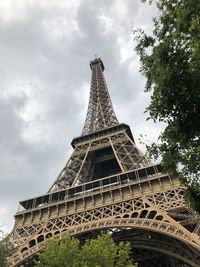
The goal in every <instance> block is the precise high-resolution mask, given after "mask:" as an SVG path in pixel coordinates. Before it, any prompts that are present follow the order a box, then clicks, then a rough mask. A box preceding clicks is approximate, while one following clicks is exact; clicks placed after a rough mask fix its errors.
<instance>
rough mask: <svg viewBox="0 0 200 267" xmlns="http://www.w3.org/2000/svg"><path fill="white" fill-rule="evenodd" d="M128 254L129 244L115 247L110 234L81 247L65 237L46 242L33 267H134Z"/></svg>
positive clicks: (72, 238) (70, 238)
mask: <svg viewBox="0 0 200 267" xmlns="http://www.w3.org/2000/svg"><path fill="white" fill-rule="evenodd" d="M130 254H131V247H130V244H129V243H123V242H120V243H119V244H118V245H117V244H115V243H114V241H113V240H112V237H111V235H110V234H103V235H100V236H98V237H97V238H96V239H92V240H87V241H86V242H85V244H84V245H83V246H82V247H81V246H80V242H79V240H78V239H76V238H74V237H71V236H70V235H66V236H65V237H64V238H63V239H62V240H58V239H50V240H48V241H47V242H46V245H45V248H44V250H43V251H42V252H41V253H40V254H39V255H38V257H39V259H38V262H37V263H36V265H35V267H46V266H48V267H60V266H62V267H65V266H67V267H135V265H133V263H132V260H131V258H130Z"/></svg>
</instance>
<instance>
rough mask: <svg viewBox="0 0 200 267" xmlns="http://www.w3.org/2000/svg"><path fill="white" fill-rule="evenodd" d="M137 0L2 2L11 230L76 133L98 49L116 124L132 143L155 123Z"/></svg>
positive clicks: (1, 124)
mask: <svg viewBox="0 0 200 267" xmlns="http://www.w3.org/2000/svg"><path fill="white" fill-rule="evenodd" d="M155 15H156V9H155V7H154V6H148V4H144V3H143V2H142V1H140V0H134V1H133V0H80V1H78V0H70V1H69V0H68V1H66V0H56V1H55V0H0V59H1V60H0V77H1V78H0V152H1V153H0V225H3V227H4V229H5V230H6V231H9V230H10V229H12V227H13V224H14V220H13V215H14V213H15V212H16V211H17V208H18V202H19V201H20V200H23V199H26V198H29V197H31V196H36V195H40V194H43V193H45V192H46V191H47V190H48V188H49V187H50V186H51V184H52V183H53V181H54V179H55V177H56V176H57V175H58V173H59V172H60V170H61V168H62V167H63V165H64V164H65V162H66V161H67V159H68V157H69V155H70V153H71V152H72V148H71V146H70V142H71V140H72V138H73V137H75V136H78V135H79V134H80V132H81V130H82V127H83V122H84V119H85V115H86V110H87V104H88V97H89V89H90V78H91V76H90V75H91V72H90V68H89V61H90V60H92V59H94V55H95V54H97V55H98V56H99V57H101V58H102V60H103V62H104V65H105V73H104V74H105V78H106V81H107V84H108V87H109V90H110V94H111V97H112V101H113V105H114V108H115V112H116V114H117V116H118V119H119V121H120V122H124V123H128V124H129V125H130V126H131V128H132V132H133V135H134V137H135V140H136V141H137V142H138V138H139V136H140V134H143V135H147V139H148V140H156V138H157V136H158V134H159V132H160V130H161V126H160V125H158V124H156V125H155V124H153V123H152V122H149V121H148V122H147V121H146V117H147V115H146V114H144V110H145V107H146V106H147V105H148V103H149V99H150V96H149V95H148V94H145V93H144V92H143V89H144V84H145V78H144V77H142V76H141V74H140V73H139V59H138V57H137V55H136V53H135V51H134V41H133V35H132V32H131V29H135V28H138V27H141V28H143V29H145V30H146V31H151V29H152V22H151V20H152V17H153V16H155Z"/></svg>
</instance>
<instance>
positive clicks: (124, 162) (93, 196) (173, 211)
mask: <svg viewBox="0 0 200 267" xmlns="http://www.w3.org/2000/svg"><path fill="white" fill-rule="evenodd" d="M90 66H91V69H92V85H91V93H90V102H89V107H88V113H87V117H86V121H85V125H84V129H83V132H82V135H81V136H80V137H77V138H74V139H73V140H72V146H73V148H74V151H73V153H72V155H71V157H70V159H69V160H68V162H67V163H66V165H65V166H64V168H63V170H62V171H61V173H60V174H59V175H58V177H57V178H56V180H55V182H54V183H53V185H52V186H51V187H50V189H49V191H48V192H47V193H46V194H44V195H41V196H38V197H34V198H30V199H27V200H24V201H21V202H20V206H21V210H20V211H19V212H17V213H16V215H15V226H14V229H13V231H12V232H11V234H10V240H11V241H12V243H13V244H14V246H15V251H14V252H13V254H12V255H11V256H10V258H9V263H8V267H19V266H24V265H26V266H27V265H29V263H31V262H32V261H33V259H34V257H35V255H36V253H38V252H39V251H41V250H42V249H43V247H44V244H45V241H46V240H47V239H48V238H50V237H56V238H62V237H63V235H64V234H65V233H66V232H69V233H71V234H72V235H76V236H78V237H79V238H82V239H84V237H85V238H89V237H90V236H93V235H97V233H99V232H100V231H109V232H112V233H113V239H114V240H115V241H116V242H119V241H120V240H123V241H130V243H131V245H132V246H133V258H134V259H135V260H136V261H137V262H138V263H139V265H138V266H139V267H149V266H151V267H157V266H159V267H174V266H176V267H183V266H184V267H189V266H190V267H191V266H192V267H199V266H200V216H199V214H197V213H196V212H194V211H193V210H192V209H191V208H189V207H188V206H187V205H186V203H185V201H184V188H183V187H182V185H181V184H180V182H179V179H178V178H173V179H172V178H170V177H169V175H168V174H167V173H166V172H165V171H164V170H163V168H162V167H161V166H160V165H159V164H153V163H152V162H151V161H150V160H149V159H147V158H146V157H145V155H144V154H143V153H142V152H141V151H140V150H139V149H138V148H137V146H136V144H135V141H134V138H133V136H132V133H131V130H130V128H129V126H128V125H126V124H119V123H118V121H117V119H116V116H115V114H114V111H113V108H112V103H111V100H110V97H109V94H108V90H107V87H106V83H105V81H104V78H103V70H104V66H103V63H102V61H101V60H100V59H95V60H94V61H92V62H91V64H90ZM30 266H31V265H30Z"/></svg>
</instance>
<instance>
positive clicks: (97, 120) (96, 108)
mask: <svg viewBox="0 0 200 267" xmlns="http://www.w3.org/2000/svg"><path fill="white" fill-rule="evenodd" d="M90 68H91V70H92V80H91V89H90V99H89V105H88V111H87V116H86V120H85V124H84V128H83V132H82V135H85V134H89V133H92V132H95V131H98V130H102V129H104V128H107V127H110V126H114V125H117V124H119V122H118V120H117V117H116V115H115V112H114V109H113V105H112V102H111V99H110V95H109V92H108V88H107V85H106V81H105V79H104V75H103V71H104V65H103V62H102V60H101V59H100V58H96V59H95V60H93V61H91V62H90Z"/></svg>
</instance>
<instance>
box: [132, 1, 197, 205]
mask: <svg viewBox="0 0 200 267" xmlns="http://www.w3.org/2000/svg"><path fill="white" fill-rule="evenodd" d="M155 2H156V4H157V8H158V11H159V15H158V17H157V18H154V20H153V21H154V29H153V33H152V34H150V35H148V34H146V33H145V32H144V31H142V30H141V29H140V30H137V31H135V33H134V34H135V39H136V41H137V45H136V48H135V50H136V52H137V53H138V54H139V56H140V62H141V72H142V73H143V75H145V76H146V78H147V81H146V87H145V90H146V91H147V92H149V91H152V96H151V102H150V105H149V107H148V108H147V109H146V111H147V112H149V118H151V119H153V120H154V121H157V120H159V121H161V122H165V123H166V125H167V126H166V128H165V130H164V131H163V133H162V134H161V136H160V142H159V143H158V144H156V143H153V144H152V146H149V147H147V148H148V152H149V155H150V156H153V157H154V158H155V159H157V158H158V156H159V155H161V156H162V164H163V165H164V167H165V168H166V169H167V170H168V172H169V173H170V174H172V175H177V169H178V168H179V170H181V175H180V177H182V179H183V180H184V182H185V183H186V185H187V187H188V190H187V192H186V196H187V199H188V200H189V201H190V204H191V205H193V207H195V208H196V209H197V210H200V41H199V40H200V30H199V29H200V1H196V0H156V1H155ZM183 177H184V178H183Z"/></svg>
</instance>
